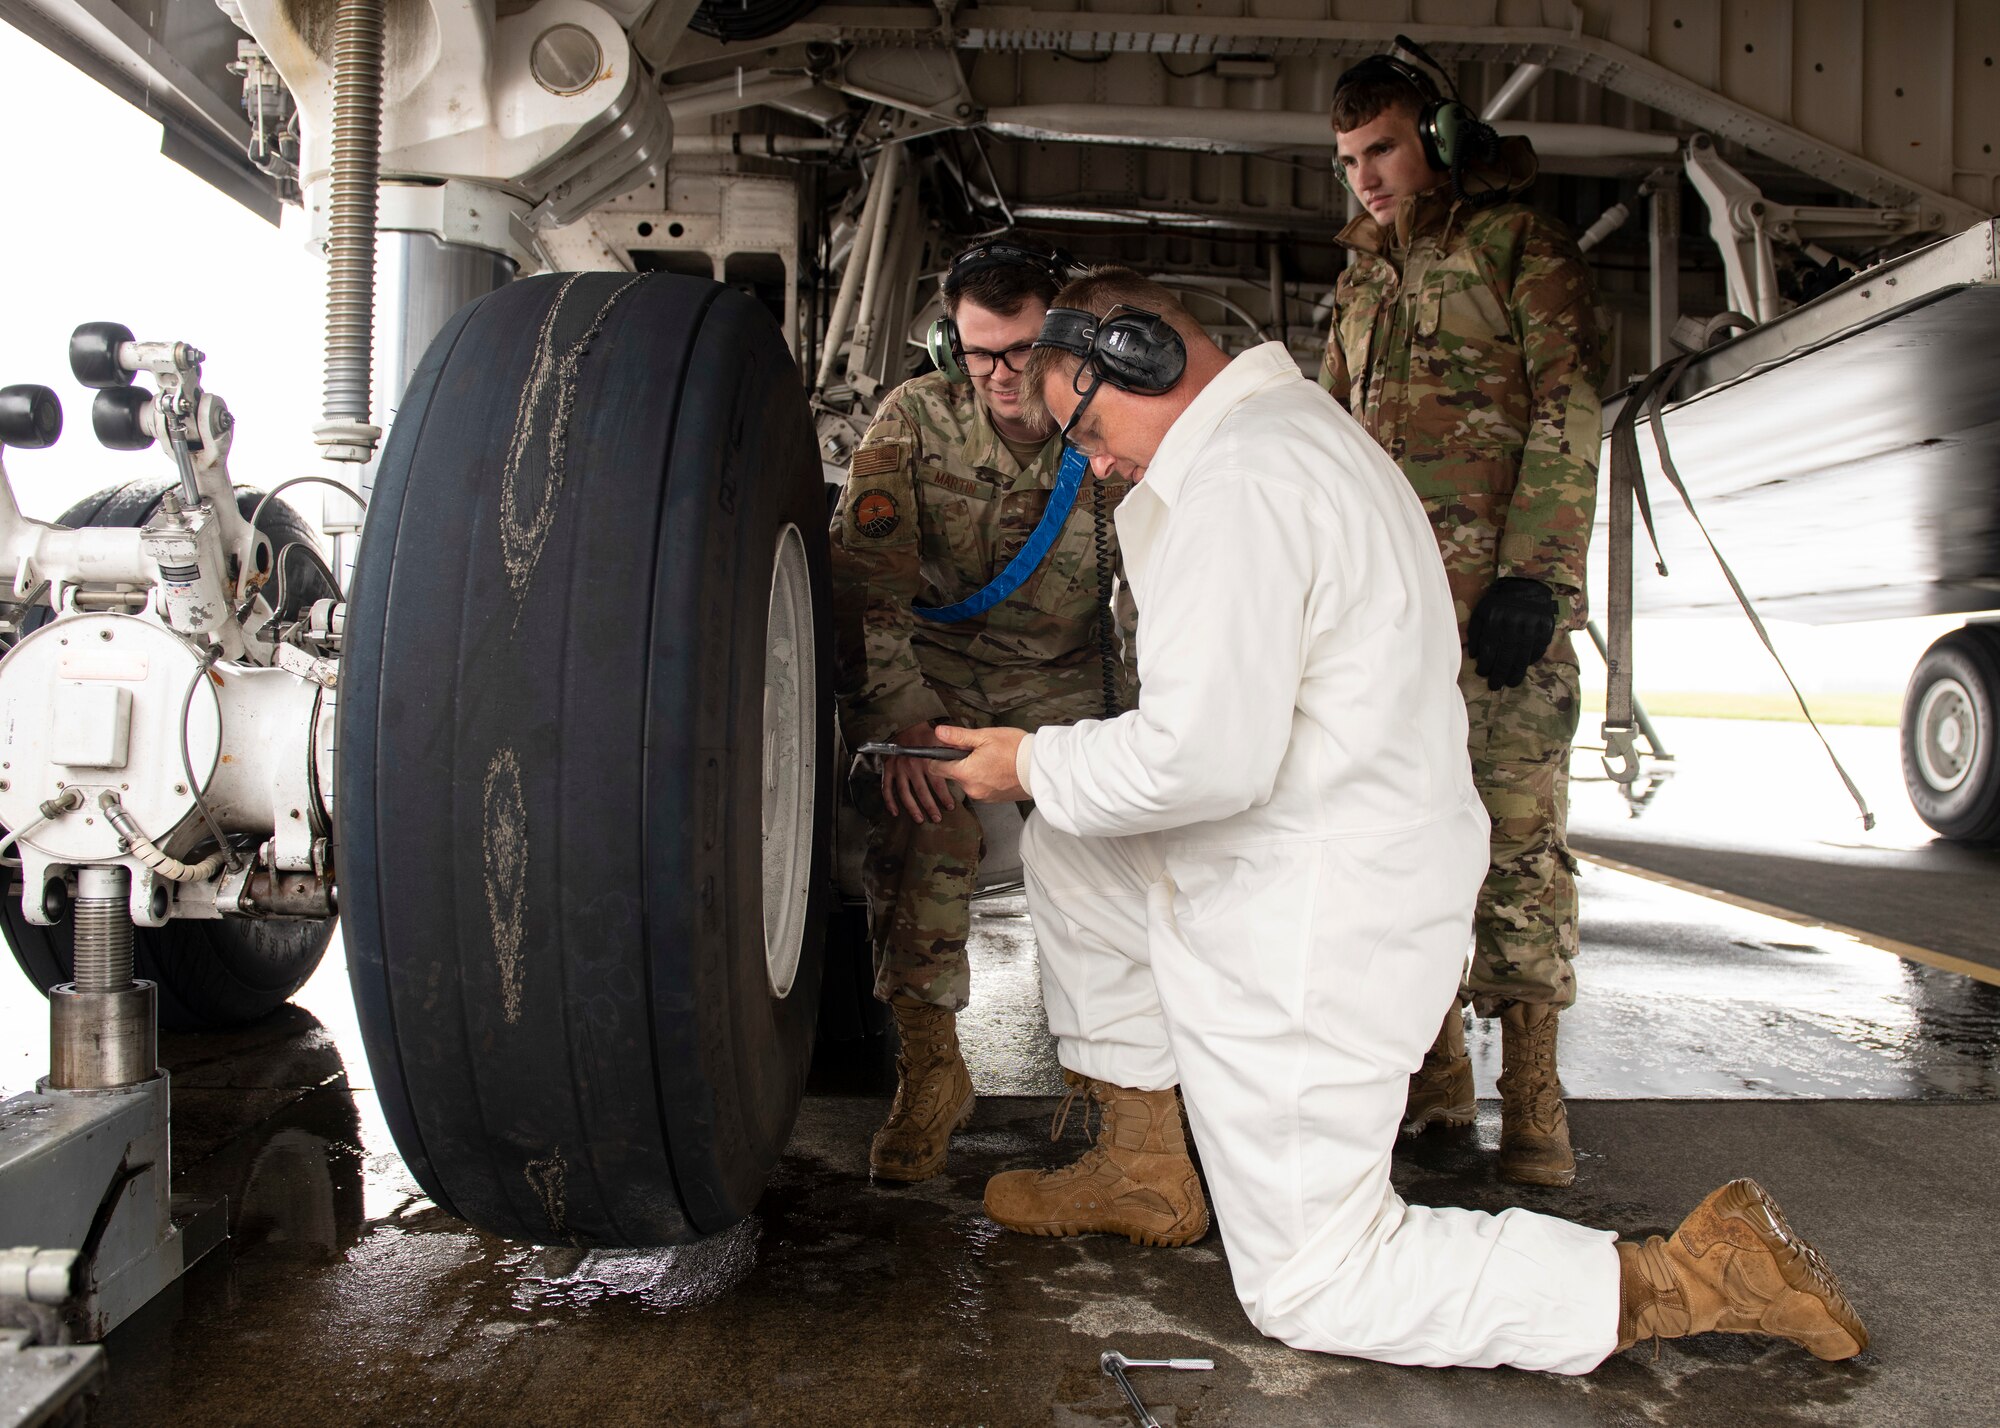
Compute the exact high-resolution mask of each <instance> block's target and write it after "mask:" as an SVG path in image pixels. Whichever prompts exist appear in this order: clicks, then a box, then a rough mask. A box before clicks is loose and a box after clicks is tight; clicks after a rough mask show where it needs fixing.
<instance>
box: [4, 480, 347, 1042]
mask: <svg viewBox="0 0 2000 1428" xmlns="http://www.w3.org/2000/svg"><path fill="white" fill-rule="evenodd" d="M178 484H179V483H178V482H176V481H173V480H171V479H169V478H164V477H145V478H142V479H140V480H137V481H128V482H126V483H125V484H124V485H122V486H113V487H110V488H108V489H106V490H103V491H99V492H97V493H96V494H95V495H92V496H88V497H85V498H84V499H83V500H81V501H79V502H77V503H76V504H75V505H74V506H71V507H70V508H69V509H68V510H67V511H65V512H63V514H62V515H61V517H60V518H59V519H58V522H57V523H58V524H60V525H65V526H70V527H72V528H81V527H85V526H97V527H110V526H142V525H144V524H145V523H146V522H147V521H149V520H151V519H152V516H153V512H154V511H155V510H157V509H158V507H159V504H160V497H161V496H162V495H163V494H164V493H165V492H166V489H167V487H169V486H171V485H178ZM262 498H263V493H262V492H260V491H257V490H254V489H252V488H249V487H239V488H238V490H237V493H236V504H237V508H238V509H239V510H241V511H242V513H243V518H244V519H245V520H248V519H249V518H250V516H251V515H252V513H254V512H255V511H256V509H257V503H258V501H260V500H261V499H262ZM258 529H259V530H261V531H263V533H264V534H265V535H266V536H268V537H270V540H271V548H272V551H273V552H274V553H275V552H276V551H277V550H278V549H279V548H280V547H282V546H284V545H285V544H287V543H288V542H290V541H294V540H308V541H309V540H311V539H312V528H311V527H310V526H308V525H307V524H306V522H305V520H304V518H303V517H301V516H300V515H299V513H298V512H297V511H295V510H293V509H292V508H291V507H290V506H288V505H286V504H285V499H284V497H282V496H280V497H278V498H277V499H276V500H274V501H271V502H270V503H268V504H267V505H266V506H265V507H264V514H263V516H262V517H261V519H260V520H259V523H258ZM332 593H333V590H332V588H331V587H329V586H327V585H326V583H325V577H323V576H321V575H320V573H319V572H318V571H317V570H314V569H310V568H308V567H307V566H306V565H305V564H304V562H298V564H297V565H296V566H295V569H294V581H293V589H292V590H291V592H290V593H289V594H288V595H287V597H286V600H285V604H286V605H287V606H288V607H290V609H291V610H292V612H293V613H294V614H296V612H297V611H298V610H300V609H302V608H304V606H305V605H307V604H309V603H310V602H311V601H313V600H316V599H319V598H320V597H321V596H323V595H331V594H332ZM49 619H50V615H49V611H48V608H47V607H46V606H40V607H37V608H36V609H34V610H31V611H30V612H29V613H28V615H27V616H26V618H24V619H23V620H22V622H21V625H22V632H23V633H24V634H25V633H27V632H28V631H31V630H38V629H40V628H41V627H42V626H43V625H45V624H47V623H48V621H49ZM333 928H334V924H333V921H332V920H331V919H328V920H327V921H324V922H300V921H280V920H275V919H273V920H262V919H252V918H234V917H231V918H223V919H220V920H219V921H206V920H176V921H173V922H170V923H168V924H167V925H166V926H165V927H140V928H135V929H134V930H133V931H134V937H133V948H132V963H133V972H134V975H136V976H137V977H139V978H140V979H141V980H142V981H148V982H156V983H158V984H159V988H160V990H159V1008H160V1025H161V1026H162V1027H163V1028H165V1029H166V1030H168V1031H226V1030H228V1029H230V1028H231V1027H238V1026H247V1025H249V1024H250V1023H251V1022H255V1021H261V1020H262V1019H263V1018H264V1017H266V1016H269V1015H270V1014H271V1013H272V1012H274V1011H276V1010H277V1009H278V1008H279V1007H281V1006H283V1005H284V1004H285V1003H286V1002H287V1001H289V1000H291V997H292V994H293V993H294V992H296V991H298V989H299V988H300V987H303V986H304V985H305V984H306V981H307V979H308V978H310V977H311V976H312V974H313V972H314V970H315V969H317V968H318V966H319V964H320V959H321V958H323V957H324V956H325V955H326V948H327V944H328V943H329V942H331V941H332V940H333ZM0 932H4V934H5V936H6V940H7V946H8V948H9V949H10V950H11V951H12V952H13V954H14V960H15V961H16V962H17V963H19V964H20V967H21V970H22V971H23V972H25V973H26V974H27V976H28V979H29V980H30V981H32V982H33V983H34V984H35V985H36V986H37V987H39V988H40V989H41V991H42V993H43V994H44V995H47V993H48V990H49V988H51V987H55V986H60V985H61V984H62V983H64V982H67V981H69V980H70V976H71V972H70V968H71V964H72V957H73V951H74V945H75V933H74V931H73V929H72V927H71V925H70V923H69V922H68V921H67V920H66V919H65V920H64V921H62V922H58V923H56V924H55V925H54V926H51V927H41V926H37V925H36V924H34V923H31V922H29V921H28V920H27V918H26V917H25V916H24V915H23V914H22V911H21V904H20V901H19V900H18V899H17V898H12V897H6V898H0Z"/></svg>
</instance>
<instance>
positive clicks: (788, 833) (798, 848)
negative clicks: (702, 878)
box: [763, 525, 818, 997]
mask: <svg viewBox="0 0 2000 1428" xmlns="http://www.w3.org/2000/svg"><path fill="white" fill-rule="evenodd" d="M812 631H813V608H812V584H811V581H810V579H809V577H808V573H807V566H806V547H805V542H804V540H802V539H801V538H800V536H799V529H798V527H797V526H790V525H788V526H786V527H785V529H784V530H783V531H782V532H780V533H779V536H778V548H777V553H776V555H775V556H774V558H773V560H772V563H771V609H770V623H769V625H768V627H767V636H766V639H765V646H764V759H763V795H764V823H763V828H764V966H765V970H766V972H767V973H768V975H769V977H770V982H771V994H772V995H773V996H775V997H784V996H787V995H789V994H790V993H791V990H792V980H793V978H795V977H796V976H797V975H798V971H799V955H800V953H801V952H802V951H803V949H804V944H805V924H806V902H807V899H808V896H809V894H810V892H811V889H810V887H809V885H808V884H809V881H810V878H811V873H812V852H813V850H812V833H813V807H812V801H813V795H814V791H815V789H817V788H818V780H817V770H816V768H815V763H816V761H817V741H816V740H815V739H814V737H813V697H812V691H813V689H814V688H815V684H814V669H813V660H814V650H813V641H812Z"/></svg>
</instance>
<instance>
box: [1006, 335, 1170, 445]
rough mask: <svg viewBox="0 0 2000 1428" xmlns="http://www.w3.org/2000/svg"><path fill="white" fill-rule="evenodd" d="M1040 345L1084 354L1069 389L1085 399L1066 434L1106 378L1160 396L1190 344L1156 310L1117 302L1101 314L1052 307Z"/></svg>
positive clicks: (1122, 387)
mask: <svg viewBox="0 0 2000 1428" xmlns="http://www.w3.org/2000/svg"><path fill="white" fill-rule="evenodd" d="M1035 346H1037V347H1054V348H1056V349H1058V350H1060V351H1063V352H1068V353H1070V354H1072V355H1073V356H1076V357H1080V358H1082V359H1083V364H1082V365H1081V366H1079V367H1078V368H1077V369H1076V376H1075V377H1074V378H1072V379H1071V390H1073V391H1074V392H1075V393H1076V394H1077V395H1078V396H1079V397H1081V398H1082V399H1083V400H1081V401H1079V402H1078V403H1077V404H1076V410H1075V411H1073V412H1071V413H1070V417H1069V420H1068V421H1067V422H1065V423H1063V429H1062V435H1063V437H1064V439H1065V440H1067V439H1068V437H1069V434H1070V432H1071V431H1073V430H1074V429H1075V428H1076V424H1077V423H1078V422H1080V421H1082V420H1083V414H1084V412H1085V411H1086V410H1087V409H1088V408H1089V406H1090V400H1091V398H1092V397H1094V396H1096V395H1097V389H1098V387H1099V386H1100V385H1102V384H1103V383H1105V382H1109V383H1110V384H1111V385H1112V386H1114V387H1116V388H1118V389H1119V390H1120V391H1124V392H1133V393H1136V394H1137V395H1139V396H1142V397H1157V396H1160V395H1162V394H1164V393H1166V392H1170V391H1172V390H1173V387H1174V384H1175V383H1176V382H1178V381H1180V379H1181V374H1182V373H1183V372H1185V371H1186V370H1187V344H1186V343H1185V342H1183V341H1181V335H1180V334H1179V333H1178V332H1176V331H1174V329H1173V327H1172V325H1171V324H1169V323H1168V321H1167V320H1166V319H1165V318H1163V317H1161V316H1160V315H1159V314H1158V313H1157V312H1147V311H1146V310H1145V309H1144V308H1139V307H1126V306H1124V305H1122V304H1121V305H1119V306H1118V307H1114V308H1112V309H1111V311H1110V312H1108V313H1106V314H1105V315H1104V316H1103V317H1098V316H1097V315H1096V314H1095V313H1089V312H1085V311H1083V310H1082V309H1081V308H1074V307H1052V308H1050V309H1049V315H1048V316H1047V317H1045V318H1043V319H1042V331H1041V335H1040V336H1039V337H1037V338H1036V339H1035Z"/></svg>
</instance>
